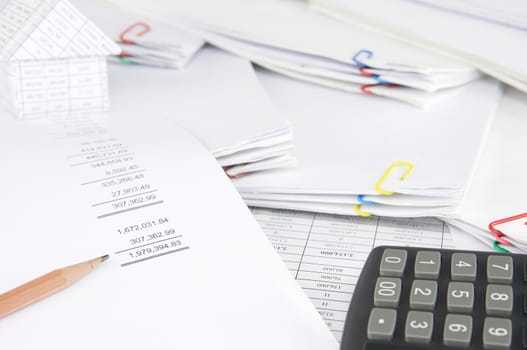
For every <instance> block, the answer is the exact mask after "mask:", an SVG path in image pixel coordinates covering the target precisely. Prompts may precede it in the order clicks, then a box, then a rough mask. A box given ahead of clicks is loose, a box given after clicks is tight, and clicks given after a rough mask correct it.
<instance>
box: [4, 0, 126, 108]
mask: <svg viewBox="0 0 527 350" xmlns="http://www.w3.org/2000/svg"><path fill="white" fill-rule="evenodd" d="M120 51H121V50H120V48H119V47H118V46H117V45H116V44H115V43H114V42H113V41H112V40H111V39H110V38H108V37H107V36H106V35H104V33H103V32H102V31H101V30H100V29H99V28H97V27H96V26H95V25H94V24H93V23H92V22H90V21H89V20H88V19H87V18H86V17H85V16H84V15H82V14H81V13H80V12H79V11H78V10H77V9H76V8H75V7H74V6H73V5H72V4H71V3H70V2H69V1H67V0H10V1H8V2H7V4H6V5H5V6H4V7H3V8H0V75H1V76H0V102H1V103H2V104H3V105H5V106H6V107H7V108H8V109H9V110H10V111H11V112H12V113H13V114H14V115H16V116H17V117H18V118H38V117H42V116H50V115H55V114H58V115H65V116H68V115H72V114H75V113H77V112H80V113H82V112H100V111H105V110H108V108H109V97H108V75H107V67H106V56H107V55H116V54H119V53H120Z"/></svg>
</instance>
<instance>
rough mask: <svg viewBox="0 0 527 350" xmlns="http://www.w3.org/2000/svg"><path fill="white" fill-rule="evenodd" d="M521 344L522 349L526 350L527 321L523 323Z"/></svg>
mask: <svg viewBox="0 0 527 350" xmlns="http://www.w3.org/2000/svg"><path fill="white" fill-rule="evenodd" d="M522 343H523V348H527V321H524V322H523V334H522Z"/></svg>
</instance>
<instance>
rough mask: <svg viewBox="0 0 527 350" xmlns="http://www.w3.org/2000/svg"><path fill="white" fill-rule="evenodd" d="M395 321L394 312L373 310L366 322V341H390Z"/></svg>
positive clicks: (379, 309)
mask: <svg viewBox="0 0 527 350" xmlns="http://www.w3.org/2000/svg"><path fill="white" fill-rule="evenodd" d="M396 320H397V312H396V311H395V310H392V309H381V308H373V309H372V310H371V313H370V319H369V320H368V329H367V333H368V339H374V340H391V339H392V338H393V332H394V330H395V322H396Z"/></svg>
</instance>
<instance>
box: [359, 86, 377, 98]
mask: <svg viewBox="0 0 527 350" xmlns="http://www.w3.org/2000/svg"><path fill="white" fill-rule="evenodd" d="M378 85H379V84H365V85H362V86H361V87H360V91H362V92H363V93H365V94H366V95H373V92H372V91H370V90H368V88H370V87H372V86H378Z"/></svg>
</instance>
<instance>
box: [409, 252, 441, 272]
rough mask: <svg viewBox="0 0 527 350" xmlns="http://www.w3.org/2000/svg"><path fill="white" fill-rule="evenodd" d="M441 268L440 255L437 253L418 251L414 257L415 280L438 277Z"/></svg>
mask: <svg viewBox="0 0 527 350" xmlns="http://www.w3.org/2000/svg"><path fill="white" fill-rule="evenodd" d="M440 267H441V254H439V252H428V251H426V252H425V251H419V252H417V255H416V256H415V265H414V274H415V277H416V278H431V279H437V278H438V277H439V268H440Z"/></svg>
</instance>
